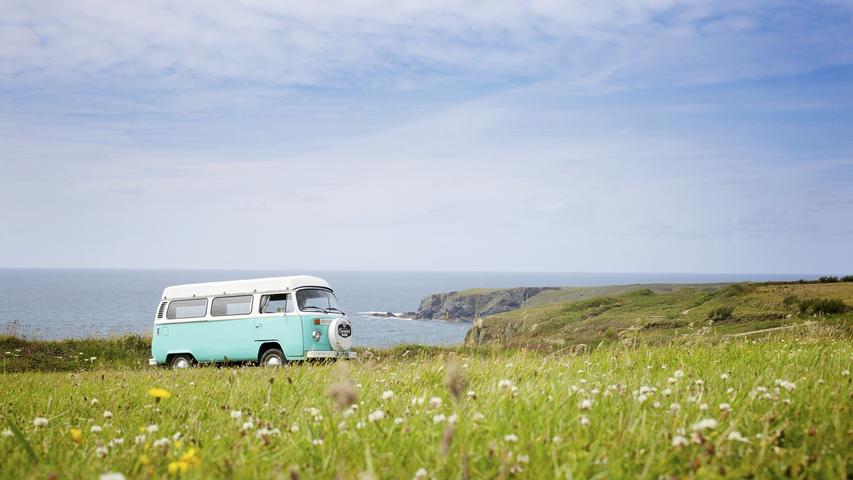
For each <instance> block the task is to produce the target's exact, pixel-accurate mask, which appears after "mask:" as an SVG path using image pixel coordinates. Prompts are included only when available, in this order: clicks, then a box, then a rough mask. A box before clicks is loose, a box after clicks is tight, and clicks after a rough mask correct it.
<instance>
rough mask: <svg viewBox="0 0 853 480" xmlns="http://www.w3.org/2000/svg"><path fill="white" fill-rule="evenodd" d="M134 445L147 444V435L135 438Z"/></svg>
mask: <svg viewBox="0 0 853 480" xmlns="http://www.w3.org/2000/svg"><path fill="white" fill-rule="evenodd" d="M133 443H135V444H137V445H139V444H141V443H145V435H137V436H135V437H133Z"/></svg>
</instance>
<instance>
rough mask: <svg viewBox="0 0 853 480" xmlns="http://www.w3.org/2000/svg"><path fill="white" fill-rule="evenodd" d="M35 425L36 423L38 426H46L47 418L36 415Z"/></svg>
mask: <svg viewBox="0 0 853 480" xmlns="http://www.w3.org/2000/svg"><path fill="white" fill-rule="evenodd" d="M33 425H35V426H37V427H46V426H47V419H46V418H44V417H36V418H34V419H33Z"/></svg>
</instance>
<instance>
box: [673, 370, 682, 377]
mask: <svg viewBox="0 0 853 480" xmlns="http://www.w3.org/2000/svg"><path fill="white" fill-rule="evenodd" d="M672 376H673V377H675V378H682V377H684V372H683V371H681V370H676V371H675V372H673V373H672Z"/></svg>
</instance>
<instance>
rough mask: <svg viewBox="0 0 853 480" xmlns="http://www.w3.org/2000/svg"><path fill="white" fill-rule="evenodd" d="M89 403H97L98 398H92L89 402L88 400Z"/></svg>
mask: <svg viewBox="0 0 853 480" xmlns="http://www.w3.org/2000/svg"><path fill="white" fill-rule="evenodd" d="M89 403H91V404H92V405H97V404H98V399H97V398H93V399H92V401H91V402H89Z"/></svg>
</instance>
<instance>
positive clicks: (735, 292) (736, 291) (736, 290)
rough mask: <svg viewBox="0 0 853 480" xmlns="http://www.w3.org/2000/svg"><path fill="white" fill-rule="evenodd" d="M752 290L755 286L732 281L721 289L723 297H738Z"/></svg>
mask: <svg viewBox="0 0 853 480" xmlns="http://www.w3.org/2000/svg"><path fill="white" fill-rule="evenodd" d="M754 291H755V286H754V285H750V284H748V283H733V284H731V285H729V286H727V287H726V288H724V289H722V290H721V292H722V294H723V296H725V297H739V296H741V295H746V294H748V293H752V292H754Z"/></svg>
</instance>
